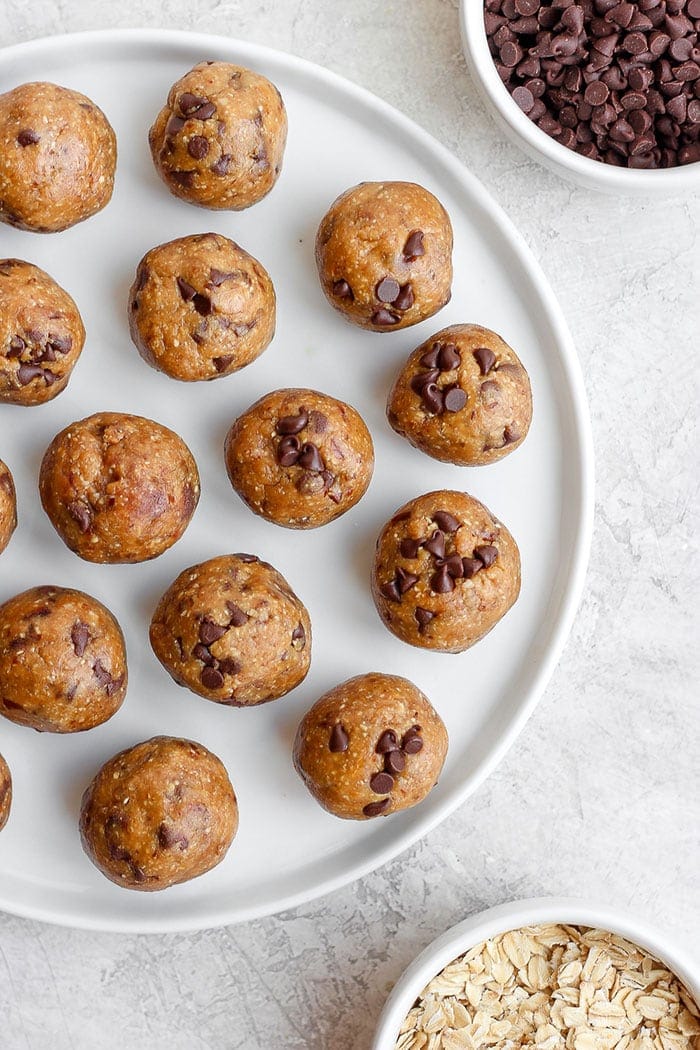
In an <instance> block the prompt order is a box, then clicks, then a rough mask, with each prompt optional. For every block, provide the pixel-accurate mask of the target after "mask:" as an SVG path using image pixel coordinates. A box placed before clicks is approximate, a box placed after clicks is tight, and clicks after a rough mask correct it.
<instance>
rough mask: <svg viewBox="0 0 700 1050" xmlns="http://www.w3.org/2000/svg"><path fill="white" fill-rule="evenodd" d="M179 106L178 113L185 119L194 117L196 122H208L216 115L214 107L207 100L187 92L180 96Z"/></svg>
mask: <svg viewBox="0 0 700 1050" xmlns="http://www.w3.org/2000/svg"><path fill="white" fill-rule="evenodd" d="M179 106H180V112H181V113H184V115H185V116H186V117H192V116H196V117H197V119H198V120H208V119H209V117H213V115H214V114H215V113H216V106H215V105H214V104H213V103H212V102H210V101H209V99H208V98H203V97H202V96H200V95H193V94H191V93H190V92H189V91H186V92H185V93H184V94H183V95H180V99H179Z"/></svg>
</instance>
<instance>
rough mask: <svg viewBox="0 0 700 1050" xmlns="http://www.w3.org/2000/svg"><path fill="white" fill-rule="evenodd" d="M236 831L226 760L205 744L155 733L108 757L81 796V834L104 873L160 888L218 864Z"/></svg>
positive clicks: (127, 883) (133, 885) (123, 882)
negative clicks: (149, 737) (142, 741)
mask: <svg viewBox="0 0 700 1050" xmlns="http://www.w3.org/2000/svg"><path fill="white" fill-rule="evenodd" d="M237 830H238V804H237V802H236V795H235V793H234V790H233V787H232V786H231V781H230V780H229V778H228V774H227V773H226V770H225V768H224V765H223V763H222V762H221V760H220V759H218V758H217V757H216V755H214V754H212V752H211V751H208V750H207V749H206V747H203V746H202V744H197V743H195V742H194V741H193V740H181V739H178V738H176V737H169V736H156V737H153V738H152V739H151V740H146V741H145V742H144V743H142V744H136V746H135V747H130V748H127V750H126V751H121V752H120V753H119V754H118V755H115V756H114V758H111V759H110V760H109V762H106V763H105V764H104V765H103V766H102V768H101V769H100V771H99V772H98V773H97V775H96V776H95V778H94V780H93V781H92V783H91V784H90V785H89V786H88V788H87V789H86V791H85V794H84V795H83V800H82V804H81V809H80V838H81V841H82V844H83V849H84V850H85V852H86V853H87V855H88V857H89V858H90V860H91V861H92V863H93V864H94V865H95V866H96V867H97V868H99V869H100V871H101V872H102V874H103V875H105V876H106V877H107V878H108V879H111V881H112V882H116V883H117V885H118V886H123V887H124V888H125V889H129V890H165V889H167V888H168V887H169V886H174V885H175V884H176V883H179V882H187V881H188V880H189V879H195V878H197V876H198V875H203V874H204V873H205V872H206V871H210V869H211V868H214V867H216V865H217V864H220V863H221V861H222V860H223V859H224V857H225V855H226V853H227V851H228V848H229V846H230V845H231V843H232V841H233V838H234V836H235V834H236V831H237Z"/></svg>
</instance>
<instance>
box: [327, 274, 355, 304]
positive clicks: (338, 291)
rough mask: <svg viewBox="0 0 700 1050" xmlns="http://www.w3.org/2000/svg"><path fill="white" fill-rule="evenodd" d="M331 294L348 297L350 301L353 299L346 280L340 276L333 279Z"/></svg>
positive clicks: (341, 297)
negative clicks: (337, 279) (337, 278)
mask: <svg viewBox="0 0 700 1050" xmlns="http://www.w3.org/2000/svg"><path fill="white" fill-rule="evenodd" d="M332 291H333V295H337V296H338V298H339V299H349V300H350V301H351V302H352V301H353V300H354V298H355V296H354V295H353V292H352V288H351V287H350V285H349V284H348V282H347V281H345V280H343V279H342V278H341V279H340V280H339V281H334V282H333V285H332Z"/></svg>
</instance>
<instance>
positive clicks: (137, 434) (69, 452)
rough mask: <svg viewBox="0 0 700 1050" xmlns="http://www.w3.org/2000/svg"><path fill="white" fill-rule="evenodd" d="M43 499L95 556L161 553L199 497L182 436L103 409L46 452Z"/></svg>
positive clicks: (85, 554)
mask: <svg viewBox="0 0 700 1050" xmlns="http://www.w3.org/2000/svg"><path fill="white" fill-rule="evenodd" d="M39 493H40V495H41V503H42V506H43V508H44V510H45V511H46V513H47V514H48V516H49V519H50V521H51V524H52V525H53V527H54V528H55V529H56V532H57V533H58V534H59V536H60V537H61V539H62V540H63V542H64V543H65V544H66V546H67V547H69V548H70V549H71V550H72V551H74V552H75V553H76V554H77V555H78V556H79V557H81V558H84V559H85V560H86V561H93V562H110V563H117V562H137V561H146V560H148V559H149V558H157V557H158V555H159V554H162V553H163V551H166V550H167V549H168V548H169V547H172V545H173V543H175V542H176V541H177V540H179V539H180V537H181V536H182V534H183V532H184V531H185V529H186V528H187V526H188V525H189V523H190V519H191V518H192V515H193V514H194V511H195V508H196V506H197V503H198V501H199V473H198V471H197V464H196V463H195V461H194V458H193V457H192V453H191V452H190V450H189V449H188V447H187V445H186V444H185V442H184V441H183V440H182V438H180V437H178V435H177V434H175V433H174V432H173V431H172V430H168V428H167V427H164V426H162V425H161V424H160V423H155V422H154V421H153V420H152V419H144V418H143V417H142V416H130V415H126V414H124V413H122V412H98V413H96V414H95V415H94V416H88V417H87V419H81V420H79V421H78V422H76V423H72V424H71V425H70V426H68V427H66V428H65V430H62V431H61V432H60V433H59V434H57V435H56V437H55V438H54V439H53V441H52V442H51V444H50V445H49V447H48V449H47V450H46V452H45V454H44V458H43V460H42V462H41V470H40V472H39Z"/></svg>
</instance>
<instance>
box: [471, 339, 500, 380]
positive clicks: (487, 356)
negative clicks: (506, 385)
mask: <svg viewBox="0 0 700 1050" xmlns="http://www.w3.org/2000/svg"><path fill="white" fill-rule="evenodd" d="M474 358H475V360H476V363H477V364H478V366H479V369H480V371H481V374H482V376H486V375H488V374H489V372H490V371H491V369H492V368H493V366H494V365H495V363H496V355H495V354H494V352H493V350H489V349H488V347H486V346H480V347H479V349H478V350H475V351H474Z"/></svg>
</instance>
